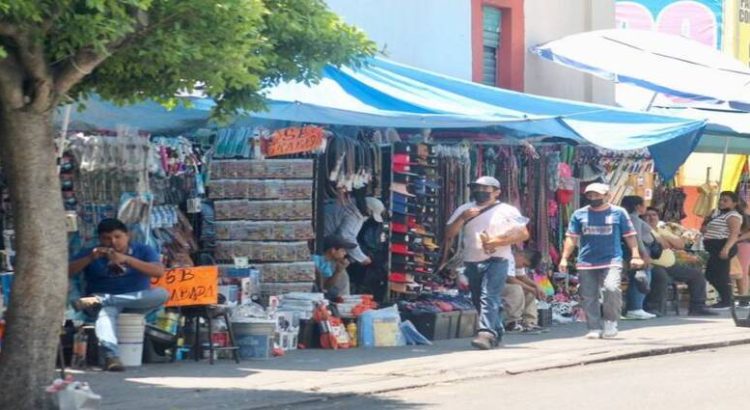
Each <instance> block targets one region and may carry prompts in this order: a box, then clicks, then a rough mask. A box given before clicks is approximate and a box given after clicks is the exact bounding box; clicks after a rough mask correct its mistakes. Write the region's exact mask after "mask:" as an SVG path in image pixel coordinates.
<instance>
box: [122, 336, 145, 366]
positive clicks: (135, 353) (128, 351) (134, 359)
mask: <svg viewBox="0 0 750 410" xmlns="http://www.w3.org/2000/svg"><path fill="white" fill-rule="evenodd" d="M117 349H118V350H119V351H120V361H121V362H122V365H123V366H127V367H138V366H140V365H141V364H142V362H143V360H142V359H143V342H141V343H120V344H118V346H117Z"/></svg>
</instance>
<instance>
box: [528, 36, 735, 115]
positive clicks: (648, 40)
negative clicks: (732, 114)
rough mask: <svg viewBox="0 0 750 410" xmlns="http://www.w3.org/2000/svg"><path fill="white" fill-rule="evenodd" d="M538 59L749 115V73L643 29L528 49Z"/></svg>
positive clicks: (707, 51)
mask: <svg viewBox="0 0 750 410" xmlns="http://www.w3.org/2000/svg"><path fill="white" fill-rule="evenodd" d="M531 52H533V53H535V54H537V55H539V56H540V57H542V58H545V59H548V60H551V61H554V62H556V63H558V64H561V65H564V66H566V67H570V68H574V69H576V70H580V71H585V72H588V73H591V74H593V75H596V76H597V77H601V78H604V79H609V80H612V81H616V82H618V83H625V84H632V85H635V86H638V87H642V88H646V89H649V90H651V91H653V92H654V93H655V94H658V93H661V94H668V95H672V96H677V97H683V98H689V99H692V100H697V101H707V102H716V103H722V102H726V103H729V104H730V105H731V106H732V107H734V108H738V109H743V107H744V109H745V110H748V111H750V70H748V69H747V68H746V67H745V65H744V64H742V62H740V61H738V60H736V59H734V58H733V57H732V56H729V55H727V54H723V53H722V52H721V51H719V50H716V49H714V48H711V47H708V46H706V45H704V44H702V43H699V42H697V41H694V40H690V39H687V38H684V37H680V36H675V35H672V34H664V33H659V32H656V31H646V30H630V29H628V30H621V29H613V30H597V31H589V32H585V33H579V34H574V35H571V36H567V37H563V38H561V39H559V40H554V41H550V42H548V43H544V44H540V45H537V46H534V47H532V48H531Z"/></svg>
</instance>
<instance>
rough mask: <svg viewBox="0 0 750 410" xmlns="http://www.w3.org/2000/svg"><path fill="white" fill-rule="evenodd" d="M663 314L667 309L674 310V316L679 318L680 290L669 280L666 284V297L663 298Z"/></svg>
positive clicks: (675, 283)
mask: <svg viewBox="0 0 750 410" xmlns="http://www.w3.org/2000/svg"><path fill="white" fill-rule="evenodd" d="M665 304H666V306H665V307H664V313H666V311H667V309H670V308H671V309H674V314H675V315H676V316H680V289H679V288H678V286H677V282H674V281H672V280H670V281H669V282H668V283H667V297H666V298H665Z"/></svg>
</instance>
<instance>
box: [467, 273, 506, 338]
mask: <svg viewBox="0 0 750 410" xmlns="http://www.w3.org/2000/svg"><path fill="white" fill-rule="evenodd" d="M509 266H510V264H509V263H508V260H507V259H503V258H490V259H488V260H487V261H484V262H466V270H465V271H464V274H465V275H466V277H467V278H468V279H469V288H470V289H471V299H472V302H474V307H475V308H476V309H477V311H478V312H479V332H489V333H492V335H494V336H495V337H499V336H502V334H503V322H502V320H501V310H502V308H503V304H502V300H501V294H502V293H503V288H505V280H506V279H507V277H508V267H509Z"/></svg>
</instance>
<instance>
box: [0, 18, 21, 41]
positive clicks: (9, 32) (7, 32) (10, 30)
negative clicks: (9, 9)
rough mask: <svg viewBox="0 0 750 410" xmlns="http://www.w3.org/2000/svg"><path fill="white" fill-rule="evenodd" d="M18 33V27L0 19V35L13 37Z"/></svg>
mask: <svg viewBox="0 0 750 410" xmlns="http://www.w3.org/2000/svg"><path fill="white" fill-rule="evenodd" d="M17 35H18V27H16V25H15V24H11V23H8V22H7V21H0V36H3V37H11V38H15V37H16V36H17Z"/></svg>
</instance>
